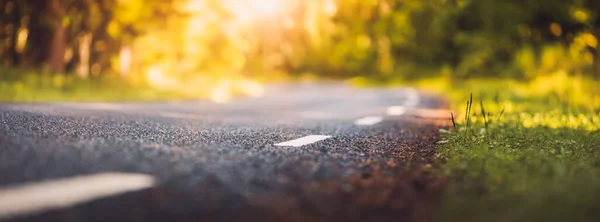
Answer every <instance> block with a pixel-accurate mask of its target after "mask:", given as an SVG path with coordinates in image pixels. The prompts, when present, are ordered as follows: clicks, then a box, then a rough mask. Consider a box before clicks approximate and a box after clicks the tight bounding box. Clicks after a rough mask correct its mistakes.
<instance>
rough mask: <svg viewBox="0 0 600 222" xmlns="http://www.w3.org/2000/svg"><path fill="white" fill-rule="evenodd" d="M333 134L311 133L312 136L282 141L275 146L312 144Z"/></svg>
mask: <svg viewBox="0 0 600 222" xmlns="http://www.w3.org/2000/svg"><path fill="white" fill-rule="evenodd" d="M330 137H331V136H326V135H310V136H305V137H302V138H298V139H295V140H290V141H287V142H281V143H277V144H275V146H292V147H301V146H304V145H306V144H311V143H314V142H318V141H321V140H324V139H327V138H330Z"/></svg>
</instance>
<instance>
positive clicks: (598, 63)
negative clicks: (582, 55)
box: [593, 27, 600, 80]
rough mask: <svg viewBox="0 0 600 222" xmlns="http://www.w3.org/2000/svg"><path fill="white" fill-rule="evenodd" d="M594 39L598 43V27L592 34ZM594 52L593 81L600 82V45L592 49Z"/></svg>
mask: <svg viewBox="0 0 600 222" xmlns="http://www.w3.org/2000/svg"><path fill="white" fill-rule="evenodd" d="M594 37H596V39H597V40H598V41H600V27H598V28H596V30H595V32H594ZM594 50H596V51H595V53H594V64H593V66H594V79H596V80H600V45H598V44H597V45H596V48H595V49H594Z"/></svg>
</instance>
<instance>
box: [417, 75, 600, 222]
mask: <svg viewBox="0 0 600 222" xmlns="http://www.w3.org/2000/svg"><path fill="white" fill-rule="evenodd" d="M579 78H580V77H564V76H558V77H556V76H554V77H543V79H541V80H540V79H538V80H535V81H532V82H528V83H520V82H516V81H513V80H502V79H495V80H483V79H480V80H470V81H464V82H454V83H452V82H449V81H441V80H440V79H437V80H429V81H421V82H420V85H421V86H423V87H425V88H430V89H431V88H434V89H435V90H437V91H438V92H439V93H444V94H446V95H447V96H448V97H449V98H451V101H452V104H453V105H452V106H453V108H454V109H455V110H460V113H461V114H460V115H458V117H457V118H456V126H455V127H452V128H450V129H448V130H442V133H443V136H444V140H443V141H440V143H439V145H438V161H439V163H440V164H443V166H444V167H443V169H444V170H445V175H447V176H449V177H450V178H451V181H452V183H450V185H449V188H448V190H447V192H446V196H445V197H444V201H443V207H442V212H441V214H440V215H438V216H439V220H440V221H600V113H599V107H600V102H599V101H598V98H599V97H598V91H597V88H598V87H597V86H598V84H599V83H598V82H595V81H592V80H589V79H579ZM540 82H545V83H546V84H540ZM471 93H473V97H472V100H470V94H471ZM469 108H470V112H469V111H468V110H469ZM467 113H468V115H466V114H467ZM455 114H456V113H455Z"/></svg>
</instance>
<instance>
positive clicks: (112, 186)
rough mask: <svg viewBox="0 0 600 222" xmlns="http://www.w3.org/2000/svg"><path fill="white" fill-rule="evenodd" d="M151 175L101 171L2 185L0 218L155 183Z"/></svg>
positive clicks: (87, 199)
mask: <svg viewBox="0 0 600 222" xmlns="http://www.w3.org/2000/svg"><path fill="white" fill-rule="evenodd" d="M155 183H156V181H155V179H154V178H153V177H152V176H149V175H145V174H134V173H102V174H95V175H86V176H79V177H72V178H65V179H57V180H50V181H44V182H39V183H29V184H24V185H21V186H13V187H3V188H0V220H1V219H7V218H11V217H16V216H22V215H28V214H35V213H40V212H43V211H47V210H53V209H61V208H67V207H71V206H74V205H77V204H80V203H85V202H88V201H91V200H94V199H98V198H102V197H107V196H113V195H117V194H122V193H126V192H130V191H135V190H141V189H145V188H149V187H152V186H154V184H155Z"/></svg>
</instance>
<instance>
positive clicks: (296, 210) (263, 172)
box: [0, 83, 450, 221]
mask: <svg viewBox="0 0 600 222" xmlns="http://www.w3.org/2000/svg"><path fill="white" fill-rule="evenodd" d="M444 108H445V104H444V102H443V101H442V100H441V99H439V98H438V97H435V96H431V95H427V94H422V93H419V92H417V91H415V90H414V89H411V88H389V89H382V88H363V89H358V88H353V87H350V86H347V85H344V84H340V83H329V84H295V85H291V84H290V85H273V86H269V87H268V88H267V89H266V93H265V96H263V97H261V98H253V99H250V98H248V99H238V100H235V101H232V102H230V103H226V104H217V103H211V102H204V101H181V102H153V103H37V104H20V103H0V147H1V148H0V220H7V221H353V220H357V221H365V220H366V221H399V220H417V219H422V217H426V216H427V215H428V213H427V212H429V210H430V209H432V208H434V207H435V205H436V202H437V201H438V200H439V193H440V190H441V187H442V182H440V181H438V180H437V179H435V178H433V177H430V176H428V175H427V172H428V170H427V169H428V168H429V167H431V165H429V164H428V163H430V162H431V161H432V158H433V155H434V149H435V143H436V141H438V140H439V138H438V129H439V128H440V127H446V126H447V125H448V117H449V115H450V111H448V110H445V109H444Z"/></svg>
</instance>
